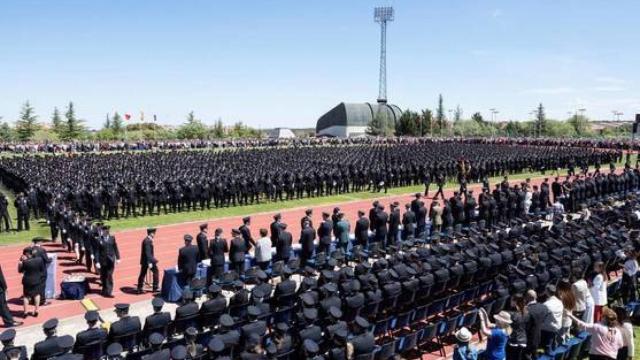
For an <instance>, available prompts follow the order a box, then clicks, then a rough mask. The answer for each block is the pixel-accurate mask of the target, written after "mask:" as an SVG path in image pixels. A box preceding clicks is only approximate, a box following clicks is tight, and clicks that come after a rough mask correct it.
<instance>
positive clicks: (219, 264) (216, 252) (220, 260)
mask: <svg viewBox="0 0 640 360" xmlns="http://www.w3.org/2000/svg"><path fill="white" fill-rule="evenodd" d="M208 252H209V258H210V259H211V267H210V268H209V273H208V274H207V277H208V278H207V283H208V284H210V283H211V279H212V278H215V279H219V278H220V277H221V276H222V273H223V272H224V262H225V259H224V256H225V255H224V254H225V253H227V252H229V245H228V244H227V240H225V239H224V238H223V237H222V229H221V228H217V229H216V230H215V232H214V237H213V239H211V241H210V242H209V250H208Z"/></svg>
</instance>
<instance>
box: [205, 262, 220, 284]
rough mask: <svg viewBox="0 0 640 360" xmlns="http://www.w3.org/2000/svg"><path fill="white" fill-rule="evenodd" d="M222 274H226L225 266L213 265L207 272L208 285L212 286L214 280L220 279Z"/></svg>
mask: <svg viewBox="0 0 640 360" xmlns="http://www.w3.org/2000/svg"><path fill="white" fill-rule="evenodd" d="M222 274H224V264H222V265H216V264H211V267H209V270H208V272H207V285H210V284H211V282H212V280H213V279H216V280H217V279H220V278H221V277H222Z"/></svg>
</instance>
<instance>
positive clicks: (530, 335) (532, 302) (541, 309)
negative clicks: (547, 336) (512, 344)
mask: <svg viewBox="0 0 640 360" xmlns="http://www.w3.org/2000/svg"><path fill="white" fill-rule="evenodd" d="M537 299H538V294H537V293H536V292H535V291H534V290H529V291H527V293H526V295H525V301H526V302H527V314H528V317H527V318H528V319H527V320H528V322H527V327H526V329H527V351H526V353H527V357H528V358H533V357H534V356H535V353H536V352H537V350H538V347H539V346H540V331H541V330H540V329H541V328H542V322H543V321H544V316H545V313H546V308H545V306H544V304H542V303H539V302H538V301H537Z"/></svg>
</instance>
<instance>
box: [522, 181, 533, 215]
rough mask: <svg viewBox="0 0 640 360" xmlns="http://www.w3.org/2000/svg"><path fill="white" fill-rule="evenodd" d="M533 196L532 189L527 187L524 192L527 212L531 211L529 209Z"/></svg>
mask: <svg viewBox="0 0 640 360" xmlns="http://www.w3.org/2000/svg"><path fill="white" fill-rule="evenodd" d="M531 196H532V193H531V189H529V188H528V187H527V188H526V190H525V193H524V209H525V211H526V213H527V214H528V213H530V212H531V211H529V208H531Z"/></svg>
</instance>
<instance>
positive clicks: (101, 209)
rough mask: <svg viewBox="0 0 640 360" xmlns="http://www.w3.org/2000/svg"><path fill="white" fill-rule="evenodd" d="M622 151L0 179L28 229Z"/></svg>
mask: <svg viewBox="0 0 640 360" xmlns="http://www.w3.org/2000/svg"><path fill="white" fill-rule="evenodd" d="M621 157H622V153H621V152H618V151H601V150H594V149H585V148H568V149H567V148H560V147H540V146H536V147H534V146H511V145H496V144H466V143H458V142H441V143H435V142H423V143H416V144H393V145H354V146H329V147H300V148H278V149H267V150H265V149H249V150H234V151H223V152H212V151H191V152H154V153H113V154H80V155H74V156H53V155H51V156H24V157H9V158H2V159H0V179H2V181H3V183H4V184H5V185H6V186H7V187H9V188H10V189H11V190H13V191H14V192H15V193H17V194H18V195H17V198H16V202H15V206H16V209H17V213H18V229H23V228H26V229H29V218H30V217H39V216H41V215H42V214H47V213H48V214H51V213H54V212H62V213H65V210H70V211H74V212H76V213H78V215H79V216H81V217H85V216H88V217H91V218H92V219H96V220H102V219H114V218H120V217H123V216H124V217H129V216H138V215H142V216H144V215H148V214H149V215H152V214H159V213H161V212H163V213H165V214H166V213H168V212H179V211H191V210H196V209H209V208H211V207H226V206H235V205H247V204H254V203H259V202H260V201H265V200H266V201H269V200H270V201H282V200H290V199H300V198H308V197H317V196H328V195H333V194H340V193H345V192H357V191H365V190H368V191H377V192H380V191H383V190H384V191H385V192H386V191H387V188H389V187H400V186H408V185H416V184H424V186H425V192H428V189H429V186H430V185H431V184H432V183H434V184H436V185H437V186H438V187H439V190H440V191H441V190H442V188H443V186H444V185H445V183H446V181H447V180H453V179H455V180H457V181H458V182H459V183H461V184H463V185H466V184H467V183H471V182H479V181H487V179H488V177H491V176H496V175H500V174H507V173H508V174H513V173H521V172H524V171H541V170H542V171H545V170H549V171H554V170H558V169H560V168H568V169H569V172H570V173H575V172H576V169H587V168H588V167H589V165H595V166H596V167H597V168H599V167H600V165H602V164H604V165H606V164H610V163H613V162H615V161H618V160H620V159H621ZM60 208H62V211H57V210H60ZM0 210H2V209H0ZM58 222H59V221H55V223H58ZM0 225H1V223H0Z"/></svg>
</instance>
